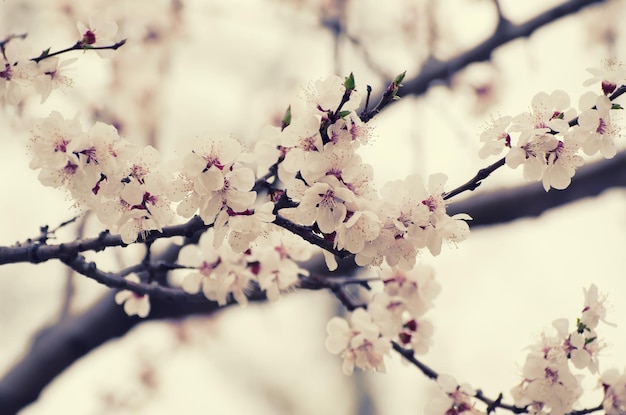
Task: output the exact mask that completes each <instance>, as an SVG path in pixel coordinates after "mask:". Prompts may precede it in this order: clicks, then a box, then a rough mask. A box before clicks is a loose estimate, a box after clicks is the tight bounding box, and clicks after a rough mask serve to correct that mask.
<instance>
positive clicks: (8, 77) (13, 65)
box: [0, 40, 38, 105]
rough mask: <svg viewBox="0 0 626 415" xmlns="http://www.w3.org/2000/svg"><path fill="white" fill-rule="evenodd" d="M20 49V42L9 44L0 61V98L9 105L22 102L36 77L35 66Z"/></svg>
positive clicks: (23, 50)
mask: <svg viewBox="0 0 626 415" xmlns="http://www.w3.org/2000/svg"><path fill="white" fill-rule="evenodd" d="M20 47H22V48H23V45H22V44H21V42H18V41H15V40H14V41H12V42H9V43H8V44H7V45H5V47H4V50H3V53H2V55H3V57H4V59H1V60H0V98H3V99H4V101H5V102H6V103H7V104H9V105H17V104H19V103H20V102H22V99H24V96H25V93H26V92H27V91H28V90H29V89H30V88H32V86H33V82H34V79H35V77H36V76H37V75H38V71H37V64H36V63H35V62H34V61H32V60H30V56H27V55H25V50H26V49H25V48H24V49H20Z"/></svg>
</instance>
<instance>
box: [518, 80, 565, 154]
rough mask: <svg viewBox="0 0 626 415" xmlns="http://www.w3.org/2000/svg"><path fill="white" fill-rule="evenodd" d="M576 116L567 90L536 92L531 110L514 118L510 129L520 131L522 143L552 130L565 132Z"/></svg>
mask: <svg viewBox="0 0 626 415" xmlns="http://www.w3.org/2000/svg"><path fill="white" fill-rule="evenodd" d="M575 116H576V111H575V110H574V109H573V108H570V98H569V95H568V94H567V93H566V92H565V91H561V90H556V91H554V92H552V94H550V95H548V94H547V93H545V92H539V93H538V94H536V95H535V96H534V97H533V99H532V102H531V111H530V112H525V113H522V114H520V115H518V116H516V117H515V118H513V120H512V123H513V125H512V126H511V129H510V131H519V132H520V138H519V140H520V145H521V144H524V143H527V142H528V141H530V140H532V139H533V138H535V137H543V136H545V135H546V134H547V133H548V132H550V130H552V131H555V132H560V133H563V132H565V131H567V130H568V129H569V123H568V122H569V120H571V119H573V118H574V117H575Z"/></svg>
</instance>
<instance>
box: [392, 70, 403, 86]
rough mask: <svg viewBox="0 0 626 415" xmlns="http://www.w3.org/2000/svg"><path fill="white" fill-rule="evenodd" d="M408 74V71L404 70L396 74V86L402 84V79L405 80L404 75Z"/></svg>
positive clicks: (394, 81)
mask: <svg viewBox="0 0 626 415" xmlns="http://www.w3.org/2000/svg"><path fill="white" fill-rule="evenodd" d="M405 76H406V71H404V72H402V73H401V74H400V75H398V76H396V77H395V78H394V80H393V84H394V85H395V86H401V84H402V81H404V77H405Z"/></svg>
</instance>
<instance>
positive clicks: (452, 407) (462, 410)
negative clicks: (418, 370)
mask: <svg viewBox="0 0 626 415" xmlns="http://www.w3.org/2000/svg"><path fill="white" fill-rule="evenodd" d="M437 385H438V386H439V390H440V391H441V392H442V393H441V394H439V395H437V397H435V398H433V399H431V400H430V401H429V402H428V403H427V404H426V407H425V408H424V415H452V414H455V415H456V414H459V415H460V414H463V415H478V414H483V413H484V412H481V411H479V410H478V409H476V408H474V405H473V404H472V401H471V397H472V396H474V395H475V394H476V391H474V389H472V387H471V386H470V385H469V384H467V383H464V384H462V385H459V384H458V383H457V381H456V379H454V378H453V377H452V376H450V375H448V374H445V373H442V374H440V375H439V376H438V377H437Z"/></svg>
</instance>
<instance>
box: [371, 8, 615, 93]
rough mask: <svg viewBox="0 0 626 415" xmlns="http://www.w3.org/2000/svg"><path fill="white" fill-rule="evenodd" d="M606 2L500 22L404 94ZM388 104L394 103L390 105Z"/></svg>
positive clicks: (409, 84)
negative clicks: (518, 22) (487, 36)
mask: <svg viewBox="0 0 626 415" xmlns="http://www.w3.org/2000/svg"><path fill="white" fill-rule="evenodd" d="M604 1H605V0H570V1H567V2H565V3H563V4H561V5H558V6H556V7H553V8H552V9H549V10H546V11H545V12H543V13H541V14H539V15H537V16H535V17H534V18H532V19H530V20H528V21H526V22H525V23H521V24H517V25H513V24H511V23H510V22H508V20H505V19H503V18H500V19H499V23H498V26H497V27H496V30H495V31H494V32H493V34H492V35H491V36H490V37H489V38H487V39H485V40H484V41H483V42H481V43H480V44H478V45H476V46H475V47H474V48H472V49H470V50H468V51H466V52H464V53H462V54H460V55H458V56H456V57H454V58H452V59H449V60H447V61H436V60H431V61H429V62H428V63H426V64H425V65H424V66H423V67H422V68H421V70H420V73H419V75H417V76H416V77H414V78H411V79H407V80H405V81H404V86H403V87H402V93H403V95H405V96H406V95H421V94H423V93H425V92H426V91H427V90H428V88H429V87H430V86H431V85H432V84H433V82H435V81H443V82H448V81H449V79H450V78H451V77H452V75H454V74H455V73H457V72H459V71H460V70H462V69H464V68H465V67H467V66H468V65H469V64H470V63H474V62H484V61H488V60H489V59H491V54H492V53H493V51H494V50H496V49H497V48H498V47H500V46H502V45H504V44H506V43H508V42H511V41H512V40H515V39H518V38H522V37H528V36H530V35H531V34H532V33H533V32H534V31H535V30H537V29H539V28H541V27H543V26H545V25H547V24H549V23H552V22H554V21H556V20H558V19H561V18H563V17H566V16H570V15H572V14H574V13H577V12H578V11H580V10H581V9H583V8H584V7H587V6H589V5H592V4H594V3H602V2H604ZM382 98H383V97H382V94H381V95H380V96H379V97H378V98H376V99H373V101H374V102H377V101H378V100H381V99H382ZM390 103H393V101H392V102H390Z"/></svg>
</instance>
